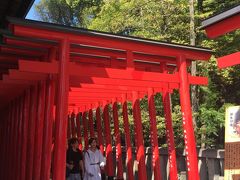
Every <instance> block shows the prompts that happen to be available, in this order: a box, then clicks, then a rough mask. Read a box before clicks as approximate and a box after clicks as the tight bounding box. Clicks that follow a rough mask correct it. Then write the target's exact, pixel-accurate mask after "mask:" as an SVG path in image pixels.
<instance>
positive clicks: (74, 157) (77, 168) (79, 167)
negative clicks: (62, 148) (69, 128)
mask: <svg viewBox="0 0 240 180" xmlns="http://www.w3.org/2000/svg"><path fill="white" fill-rule="evenodd" d="M78 147H79V142H78V139H77V138H71V139H70V140H69V147H68V150H67V169H69V174H68V177H67V180H81V179H82V175H83V174H84V167H83V155H82V152H81V151H80V150H79V148H78Z"/></svg>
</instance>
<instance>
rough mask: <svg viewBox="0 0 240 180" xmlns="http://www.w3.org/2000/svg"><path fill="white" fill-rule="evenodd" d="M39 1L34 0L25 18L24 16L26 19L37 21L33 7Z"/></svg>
mask: <svg viewBox="0 0 240 180" xmlns="http://www.w3.org/2000/svg"><path fill="white" fill-rule="evenodd" d="M40 1H41V0H35V1H34V3H33V5H32V7H31V8H30V11H29V12H28V14H27V16H26V19H32V20H39V18H38V16H37V14H36V11H35V8H34V5H35V4H38V3H39V2H40Z"/></svg>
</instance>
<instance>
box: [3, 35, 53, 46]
mask: <svg viewBox="0 0 240 180" xmlns="http://www.w3.org/2000/svg"><path fill="white" fill-rule="evenodd" d="M3 41H4V42H5V43H6V44H8V45H15V46H22V47H31V48H40V49H48V48H51V47H53V46H54V45H57V44H56V43H55V44H53V43H49V42H48V43H46V42H45V43H44V42H39V41H36V42H33V41H27V40H26V39H15V38H14V37H4V39H3Z"/></svg>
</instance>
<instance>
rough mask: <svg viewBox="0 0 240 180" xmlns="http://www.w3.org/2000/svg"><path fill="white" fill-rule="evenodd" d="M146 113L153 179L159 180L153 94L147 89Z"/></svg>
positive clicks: (151, 90) (150, 89)
mask: <svg viewBox="0 0 240 180" xmlns="http://www.w3.org/2000/svg"><path fill="white" fill-rule="evenodd" d="M148 111H149V119H150V130H151V146H152V169H153V173H154V179H156V180H161V179H162V178H161V171H160V157H159V150H158V135H157V120H156V109H155V102H154V92H153V89H152V88H149V89H148Z"/></svg>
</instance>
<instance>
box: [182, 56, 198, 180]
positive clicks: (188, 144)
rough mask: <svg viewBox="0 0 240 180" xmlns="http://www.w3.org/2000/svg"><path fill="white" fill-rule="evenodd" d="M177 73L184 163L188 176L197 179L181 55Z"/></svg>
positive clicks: (189, 107)
mask: <svg viewBox="0 0 240 180" xmlns="http://www.w3.org/2000/svg"><path fill="white" fill-rule="evenodd" d="M179 75H180V81H181V83H180V90H179V91H180V103H181V111H182V118H183V120H182V121H183V134H184V143H185V150H186V165H187V172H188V177H194V179H196V180H199V173H198V160H197V151H196V143H195V136H194V131H193V124H192V111H191V103H190V92H189V91H190V89H189V83H188V79H187V66H186V59H185V57H183V56H180V57H179Z"/></svg>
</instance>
